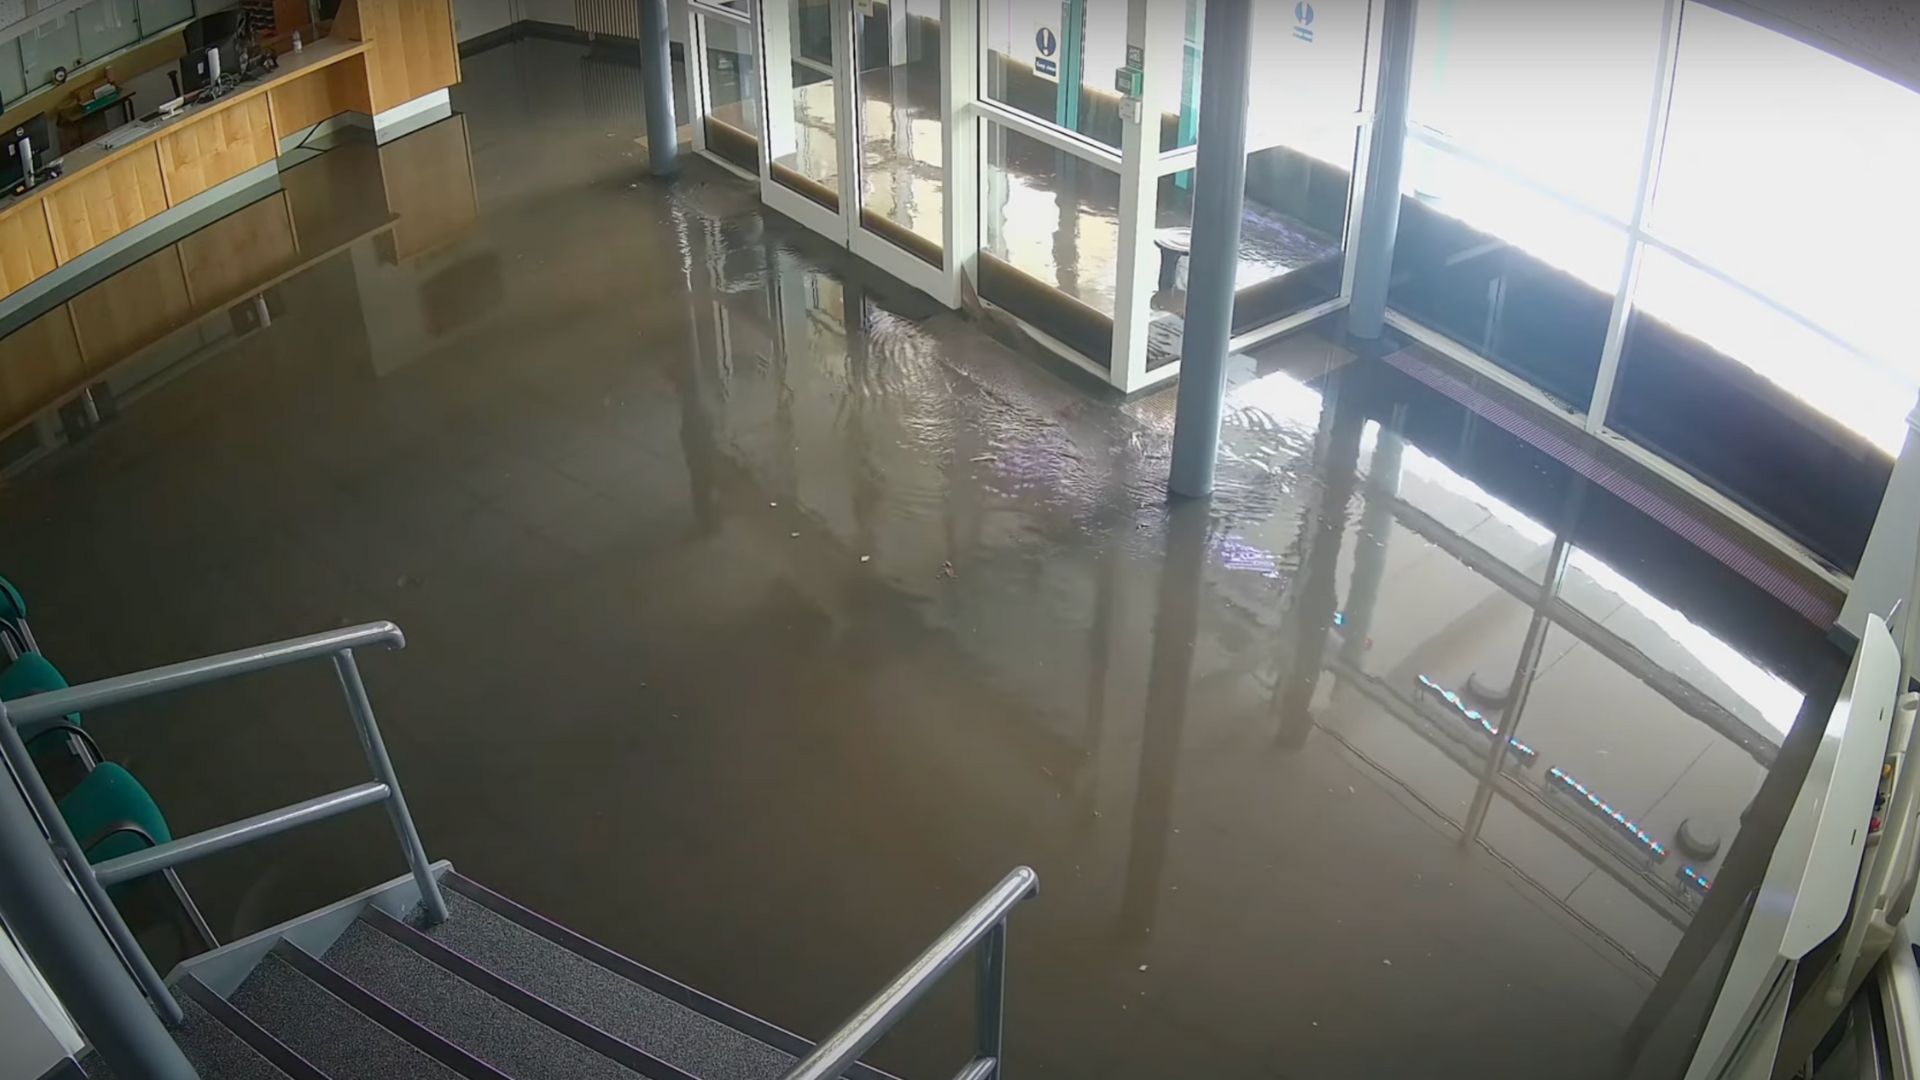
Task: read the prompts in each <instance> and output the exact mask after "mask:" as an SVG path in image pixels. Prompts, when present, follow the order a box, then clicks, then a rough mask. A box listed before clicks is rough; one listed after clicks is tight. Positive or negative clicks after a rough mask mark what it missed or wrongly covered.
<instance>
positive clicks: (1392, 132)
mask: <svg viewBox="0 0 1920 1080" xmlns="http://www.w3.org/2000/svg"><path fill="white" fill-rule="evenodd" d="M1413 15H1414V0H1387V7H1386V12H1385V25H1384V27H1383V28H1382V29H1381V33H1380V85H1379V92H1378V94H1377V95H1376V97H1375V101H1376V102H1377V104H1376V106H1375V108H1374V121H1373V150H1372V152H1371V153H1370V154H1368V155H1367V172H1368V176H1367V185H1366V191H1367V198H1366V203H1365V204H1364V206H1363V207H1362V210H1361V214H1360V235H1359V236H1357V237H1355V238H1354V243H1355V244H1356V245H1357V247H1356V249H1355V252H1354V269H1353V300H1352V303H1350V304H1349V305H1348V306H1347V333H1348V334H1349V335H1351V336H1353V337H1357V338H1363V339H1366V340H1369V341H1370V340H1372V339H1374V338H1377V337H1379V336H1380V332H1381V330H1383V329H1385V327H1386V325H1387V284H1388V281H1389V279H1390V278H1391V276H1392V273H1393V246H1394V242H1395V241H1396V240H1397V239H1398V238H1399V235H1400V176H1401V173H1402V171H1403V168H1404V165H1405V161H1406V148H1407V96H1408V93H1409V92H1410V90H1411V88H1412V85H1413V25H1414V24H1413Z"/></svg>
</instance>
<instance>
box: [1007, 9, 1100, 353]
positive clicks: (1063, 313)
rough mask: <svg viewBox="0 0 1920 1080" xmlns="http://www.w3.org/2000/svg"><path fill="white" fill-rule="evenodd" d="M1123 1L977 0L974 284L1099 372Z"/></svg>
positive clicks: (1017, 316)
mask: <svg viewBox="0 0 1920 1080" xmlns="http://www.w3.org/2000/svg"><path fill="white" fill-rule="evenodd" d="M1129 14H1130V12H1129V5H1128V4H1125V3H1102V2H1098V0H1093V2H1089V0H979V47H980V57H981V65H982V70H981V72H980V98H981V102H982V109H981V112H982V131H981V135H982V143H983V149H982V155H981V160H980V181H981V208H980V258H979V274H978V288H979V293H980V297H981V299H982V300H985V301H987V302H988V303H991V304H993V305H995V306H997V307H999V308H1001V309H1003V310H1004V311H1006V312H1008V313H1009V314H1011V315H1013V316H1014V317H1015V318H1017V319H1020V320H1021V321H1023V322H1025V323H1026V324H1028V325H1029V326H1031V327H1033V328H1035V329H1037V330H1039V331H1040V332H1041V333H1043V334H1045V335H1047V336H1048V337H1049V338H1051V339H1053V340H1054V341H1056V342H1059V343H1060V344H1062V345H1064V346H1065V348H1066V349H1067V350H1069V351H1070V352H1071V354H1072V355H1073V357H1074V358H1077V359H1079V360H1081V361H1082V362H1084V363H1086V364H1087V365H1088V366H1090V367H1092V368H1093V369H1095V370H1096V371H1097V372H1098V373H1099V374H1101V376H1102V377H1106V378H1112V377H1113V375H1114V372H1115V365H1114V336H1115V326H1116V315H1117V313H1118V312H1119V310H1120V302H1119V301H1120V294H1121V289H1122V280H1123V274H1122V273H1121V270H1122V265H1123V263H1124V262H1125V261H1126V258H1127V256H1126V243H1127V240H1128V237H1127V235H1126V234H1125V230H1123V229H1122V228H1121V222H1120V218H1121V203H1122V199H1123V196H1122V190H1123V182H1122V181H1123V175H1124V172H1125V159H1124V157H1123V152H1122V151H1123V149H1124V148H1123V146H1122V143H1123V134H1124V132H1123V123H1122V121H1121V118H1120V101H1121V97H1120V95H1119V94H1118V93H1117V92H1116V91H1115V90H1114V87H1113V73H1114V71H1115V69H1116V68H1119V67H1122V66H1125V64H1126V58H1127V41H1128V18H1129Z"/></svg>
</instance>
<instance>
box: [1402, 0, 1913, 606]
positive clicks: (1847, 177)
mask: <svg viewBox="0 0 1920 1080" xmlns="http://www.w3.org/2000/svg"><path fill="white" fill-rule="evenodd" d="M1669 20H1674V21H1669ZM1662 124H1664V130H1662V129H1661V127H1660V126H1659V125H1662ZM1915 175H1920V94H1916V93H1915V92H1914V91H1912V90H1908V89H1906V88H1903V87H1900V86H1897V85H1895V84H1893V83H1890V82H1887V81H1885V80H1883V79H1880V78H1878V77H1876V76H1874V75H1872V74H1870V73H1868V72H1866V71H1864V70H1861V69H1859V68H1857V67H1854V66H1852V65H1849V64H1847V63H1846V62H1844V61H1842V60H1840V59H1837V58H1835V57H1833V56H1830V55H1828V54H1826V53H1824V52H1822V51H1820V50H1819V49H1816V48H1814V47H1813V46H1811V45H1807V44H1805V43H1803V42H1800V41H1797V40H1795V39H1793V38H1790V37H1787V36H1784V35H1782V34H1779V33H1777V32H1774V31H1771V30H1768V29H1765V28H1762V27H1760V26H1757V25H1754V24H1753V23H1750V22H1747V21H1745V20H1743V19H1741V18H1738V17H1736V16H1733V15H1729V14H1727V13H1725V12H1722V11H1720V10H1718V9H1716V8H1713V7H1709V6H1707V5H1705V4H1702V3H1693V2H1689V3H1685V4H1684V5H1681V6H1678V7H1677V8H1676V9H1673V10H1669V8H1668V7H1667V5H1665V4H1663V3H1661V2H1659V0H1619V2H1617V3H1610V4H1575V3H1570V2H1566V3H1562V2H1542V3H1538V4H1531V5H1515V4H1509V3H1505V2H1504V0H1425V2H1423V3H1422V4H1420V5H1419V15H1418V25H1417V28H1416V35H1415V44H1414V72H1413V85H1412V97H1411V101H1410V126H1409V133H1408V140H1407V146H1406V166H1405V172H1404V174H1403V178H1402V190H1403V194H1404V199H1403V202H1402V218H1401V226H1400V232H1399V237H1398V246H1397V248H1396V250H1395V255H1394V266H1393V282H1392V286H1391V290H1390V298H1391V302H1392V304H1393V306H1394V308H1395V309H1396V310H1398V311H1399V312H1401V313H1402V315H1404V316H1405V317H1408V318H1411V319H1412V320H1413V321H1415V322H1417V323H1420V324H1422V325H1424V326H1426V327H1428V328H1430V329H1432V330H1434V331H1437V332H1439V333H1440V334H1442V335H1444V336H1445V337H1447V338H1448V339H1450V340H1452V341H1453V342H1456V343H1458V344H1459V345H1461V346H1464V347H1465V348H1466V349H1467V350H1468V351H1469V352H1471V353H1473V354H1475V355H1477V356H1478V357H1480V358H1481V359H1483V360H1486V361H1490V362H1491V363H1492V364H1494V365H1495V366H1497V367H1500V368H1503V369H1505V370H1506V371H1508V372H1510V373H1512V374H1514V375H1517V376H1519V377H1520V378H1521V379H1522V380H1524V381H1525V382H1527V383H1529V384H1530V385H1532V386H1534V387H1535V388H1537V389H1539V390H1541V391H1544V392H1545V393H1546V394H1547V395H1548V396H1549V397H1551V398H1553V399H1556V400H1557V401H1559V402H1560V403H1562V404H1564V405H1565V406H1566V407H1567V408H1568V409H1569V410H1570V411H1573V412H1577V413H1586V414H1588V417H1587V423H1588V425H1589V426H1590V427H1594V428H1599V427H1606V428H1611V429H1613V430H1617V431H1619V432H1620V433H1622V434H1624V435H1626V436H1628V437H1629V438H1630V439H1632V440H1633V441H1635V442H1637V443H1639V444H1641V445H1643V446H1646V447H1648V448H1650V449H1653V450H1654V451H1656V452H1657V453H1658V454H1659V455H1660V456H1662V457H1664V458H1665V459H1667V460H1668V461H1670V462H1672V463H1674V464H1676V465H1678V466H1679V467H1680V468H1682V469H1684V470H1686V471H1688V472H1691V473H1692V474H1693V475H1694V476H1696V477H1698V478H1699V479H1701V480H1703V481H1705V482H1706V483H1707V484H1708V485H1710V486H1711V487H1713V488H1715V489H1717V490H1718V491H1720V492H1721V493H1722V494H1724V495H1726V496H1728V497H1729V498H1731V499H1732V500H1733V501H1734V502H1736V503H1738V504H1740V505H1742V506H1744V507H1745V508H1747V509H1748V510H1750V511H1752V512H1753V513H1755V514H1757V515H1758V516H1759V517H1760V518H1762V519H1764V520H1766V521H1768V522H1771V523H1772V524H1774V525H1775V526H1777V527H1778V528H1780V529H1781V530H1782V531H1783V532H1785V533H1786V534H1788V535H1789V536H1792V537H1794V538H1796V539H1798V540H1799V541H1800V542H1801V543H1802V544H1803V545H1805V546H1806V547H1808V548H1809V549H1811V550H1812V551H1813V552H1814V553H1815V554H1816V555H1819V556H1821V557H1822V558H1824V559H1826V560H1828V561H1830V562H1832V563H1833V564H1835V565H1837V566H1839V567H1841V568H1842V569H1844V570H1851V569H1852V567H1853V566H1854V565H1855V563H1856V562H1857V559H1858V557H1859V554H1860V549H1861V547H1862V546H1863V545H1864V542H1865V538H1866V532H1867V529H1868V527H1869V526H1870V524H1871V522H1872V519H1873V516H1874V511H1875V509H1876V508H1877V507H1878V504H1879V500H1880V497H1881V494H1882V492H1883V491H1884V488H1885V484H1886V479H1887V475H1888V472H1889V470H1890V463H1891V454H1892V453H1893V452H1895V451H1896V450H1897V449H1898V446H1899V443H1900V440H1901V438H1902V436H1903V434H1904V430H1905V425H1904V423H1903V420H1904V418H1905V416H1906V414H1907V413H1908V411H1909V410H1910V409H1911V408H1912V407H1913V405H1914V398H1915V392H1916V388H1917V387H1920V354H1915V353H1914V352H1913V350H1912V349H1911V348H1910V346H1907V345H1906V344H1904V342H1903V341H1902V338H1903V335H1904V331H1903V329H1902V328H1901V327H1899V326H1898V325H1897V322H1898V320H1899V319H1900V318H1901V315H1902V301H1903V299H1904V298H1905V295H1906V294H1907V293H1910V292H1911V282H1912V281H1913V280H1914V279H1913V275H1912V273H1911V271H1910V270H1909V269H1908V268H1907V266H1906V265H1905V262H1906V260H1907V258H1908V253H1910V252H1911V251H1913V250H1915V249H1916V246H1920V215H1917V214H1915V213H1913V212H1912V210H1911V186H1912V177H1913V176H1915Z"/></svg>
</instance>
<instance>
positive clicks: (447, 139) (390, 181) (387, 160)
mask: <svg viewBox="0 0 1920 1080" xmlns="http://www.w3.org/2000/svg"><path fill="white" fill-rule="evenodd" d="M472 161H473V156H472V153H471V151H470V150H469V148H468V145H467V118H466V117H464V116H455V117H450V118H448V119H446V120H442V121H441V122H440V123H437V124H434V125H433V126H432V127H429V128H426V129H424V130H422V131H416V132H414V133H413V134H412V135H409V136H407V137H406V138H404V139H398V140H396V141H394V142H390V143H388V144H387V145H385V146H383V147H381V148H380V166H381V169H380V171H381V176H382V178H383V180H384V182H385V184H386V190H387V206H388V207H389V208H390V209H391V210H392V211H393V212H394V214H396V215H398V217H399V219H400V220H398V221H396V222H394V224H393V245H394V253H395V255H396V256H397V257H399V258H401V259H409V258H412V257H413V256H415V255H420V254H424V253H426V252H429V251H433V250H435V249H437V248H439V247H441V246H443V245H445V244H448V243H450V242H452V241H454V240H456V239H459V238H460V237H462V236H465V235H466V234H467V232H468V231H469V230H470V229H471V228H472V227H473V223H474V222H475V221H476V220H478V219H479V217H480V202H479V197H478V195H477V194H476V192H475V191H474V184H473V170H472V167H471V166H472Z"/></svg>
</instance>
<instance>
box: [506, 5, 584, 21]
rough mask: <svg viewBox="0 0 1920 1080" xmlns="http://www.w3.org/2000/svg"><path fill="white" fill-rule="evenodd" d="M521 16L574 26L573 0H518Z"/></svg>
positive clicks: (532, 19)
mask: <svg viewBox="0 0 1920 1080" xmlns="http://www.w3.org/2000/svg"><path fill="white" fill-rule="evenodd" d="M515 6H516V7H518V8H519V9H520V18H522V19H528V20H531V21H533V22H545V23H555V24H558V25H560V26H572V25H573V24H574V23H573V0H518V3H517V4H516V5H515Z"/></svg>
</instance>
